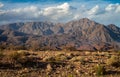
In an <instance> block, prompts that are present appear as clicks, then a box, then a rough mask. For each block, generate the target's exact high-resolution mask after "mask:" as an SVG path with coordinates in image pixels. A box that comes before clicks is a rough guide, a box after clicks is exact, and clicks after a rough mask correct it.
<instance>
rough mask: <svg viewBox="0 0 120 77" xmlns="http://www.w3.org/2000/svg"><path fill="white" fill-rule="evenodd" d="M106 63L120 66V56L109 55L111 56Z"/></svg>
mask: <svg viewBox="0 0 120 77" xmlns="http://www.w3.org/2000/svg"><path fill="white" fill-rule="evenodd" d="M107 65H111V66H114V67H119V66H120V57H119V56H118V55H116V56H115V55H114V56H111V58H110V59H108V60H107Z"/></svg>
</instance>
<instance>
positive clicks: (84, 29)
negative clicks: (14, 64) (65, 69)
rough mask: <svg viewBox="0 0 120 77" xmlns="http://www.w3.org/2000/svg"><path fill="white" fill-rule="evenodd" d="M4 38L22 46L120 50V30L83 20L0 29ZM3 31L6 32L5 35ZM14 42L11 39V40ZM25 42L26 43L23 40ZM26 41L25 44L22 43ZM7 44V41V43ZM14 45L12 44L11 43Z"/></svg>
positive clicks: (19, 24)
mask: <svg viewBox="0 0 120 77" xmlns="http://www.w3.org/2000/svg"><path fill="white" fill-rule="evenodd" d="M0 29H2V30H0V35H1V37H2V36H3V35H5V36H6V37H8V38H9V39H11V40H13V39H15V38H16V37H18V36H19V37H21V40H19V39H16V41H15V42H17V40H19V43H18V42H17V43H15V42H14V43H13V44H21V45H25V46H32V44H33V42H34V43H36V45H38V47H40V46H41V47H46V46H47V47H49V48H51V49H52V48H54V49H56V48H57V49H62V47H63V46H66V47H67V46H72V47H75V48H76V49H78V50H109V49H119V47H120V28H119V27H117V26H115V25H113V24H110V25H108V26H105V25H103V24H100V23H97V22H95V21H92V20H89V19H87V18H83V19H80V20H76V21H70V22H68V23H65V24H62V23H56V24H55V23H51V22H27V23H14V24H8V25H3V26H0ZM3 31H4V32H3ZM10 36H11V37H12V38H11V37H10ZM22 38H23V39H25V38H27V39H25V40H22ZM23 41H24V42H23ZM4 42H8V40H6V41H4ZM11 43H12V42H11Z"/></svg>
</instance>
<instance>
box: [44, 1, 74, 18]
mask: <svg viewBox="0 0 120 77" xmlns="http://www.w3.org/2000/svg"><path fill="white" fill-rule="evenodd" d="M72 9H73V8H71V6H70V5H69V4H68V3H63V4H61V5H58V6H52V7H47V8H44V10H43V11H42V13H43V15H44V16H48V17H51V18H52V19H54V20H59V19H60V18H61V17H66V16H69V15H71V14H72Z"/></svg>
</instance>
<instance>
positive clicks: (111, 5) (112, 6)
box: [105, 3, 119, 11]
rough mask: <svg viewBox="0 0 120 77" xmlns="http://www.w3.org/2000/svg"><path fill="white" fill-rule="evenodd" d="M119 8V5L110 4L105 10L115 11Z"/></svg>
mask: <svg viewBox="0 0 120 77" xmlns="http://www.w3.org/2000/svg"><path fill="white" fill-rule="evenodd" d="M118 6H119V4H118V3H117V4H109V5H108V6H107V7H106V8H105V10H106V11H115V10H116V8H117V7H118Z"/></svg>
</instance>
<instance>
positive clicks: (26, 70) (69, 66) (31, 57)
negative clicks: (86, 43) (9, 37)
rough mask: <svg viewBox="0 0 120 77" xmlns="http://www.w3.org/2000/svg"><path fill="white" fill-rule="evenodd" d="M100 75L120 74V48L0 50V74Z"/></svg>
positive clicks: (38, 76)
mask: <svg viewBox="0 0 120 77" xmlns="http://www.w3.org/2000/svg"><path fill="white" fill-rule="evenodd" d="M98 76H100V77H103V76H104V77H120V52H98V51H96V52H89V51H39V52H33V51H25V50H19V51H1V52H0V77H98Z"/></svg>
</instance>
